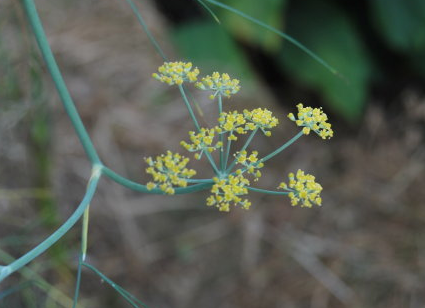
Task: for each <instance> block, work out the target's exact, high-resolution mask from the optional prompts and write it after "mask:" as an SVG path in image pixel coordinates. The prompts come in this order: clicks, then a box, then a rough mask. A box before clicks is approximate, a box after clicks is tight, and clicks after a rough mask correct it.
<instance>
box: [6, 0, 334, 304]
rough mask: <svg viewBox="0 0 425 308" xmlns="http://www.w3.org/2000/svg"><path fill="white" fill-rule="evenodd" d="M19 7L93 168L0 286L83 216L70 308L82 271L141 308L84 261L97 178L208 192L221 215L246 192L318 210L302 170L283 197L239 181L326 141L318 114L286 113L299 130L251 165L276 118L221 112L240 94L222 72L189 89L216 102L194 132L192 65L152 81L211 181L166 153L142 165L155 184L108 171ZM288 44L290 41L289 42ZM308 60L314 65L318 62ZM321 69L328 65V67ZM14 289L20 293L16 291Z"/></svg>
mask: <svg viewBox="0 0 425 308" xmlns="http://www.w3.org/2000/svg"><path fill="white" fill-rule="evenodd" d="M127 1H128V2H129V3H130V5H131V6H132V8H133V10H134V11H135V13H136V15H137V17H138V18H139V21H140V22H141V23H142V26H144V27H145V25H144V22H143V19H141V16H140V14H138V12H137V11H136V10H135V9H134V8H135V7H134V4H133V3H132V1H131V0H127ZM208 2H211V3H214V4H218V3H219V2H216V1H208ZM23 5H24V8H25V10H26V13H27V16H28V20H29V22H30V24H31V27H32V29H33V31H34V34H35V38H36V40H37V43H38V46H39V48H40V50H41V53H42V55H43V57H44V60H45V62H46V65H47V67H48V70H49V72H50V74H51V76H52V79H53V81H54V83H55V86H56V89H57V91H58V93H59V95H60V98H61V100H62V103H63V106H64V108H65V110H66V112H67V114H68V116H69V118H70V120H71V122H72V124H73V127H74V129H75V131H76V133H77V135H78V137H79V139H80V142H81V144H82V145H83V148H84V150H85V152H86V154H87V157H88V159H89V160H90V162H91V164H92V170H91V175H90V178H89V180H88V183H87V189H86V193H85V195H84V197H83V199H82V201H81V203H80V204H79V206H78V207H77V209H76V210H75V212H74V213H73V214H72V215H71V217H69V219H68V220H67V221H66V222H65V223H64V224H63V225H62V226H61V227H59V228H58V229H57V230H56V231H55V232H53V233H52V234H51V235H50V236H49V237H48V238H47V239H46V240H45V241H43V242H42V243H41V244H39V245H38V246H36V247H35V248H34V249H32V250H30V251H29V252H27V253H26V254H25V255H23V256H22V257H20V258H18V259H16V260H15V261H13V262H11V263H10V264H9V265H6V266H0V281H2V280H3V279H5V278H6V277H7V276H9V275H10V274H12V273H14V272H15V271H18V270H20V269H21V268H23V267H24V266H25V265H26V264H28V263H29V262H31V261H32V260H34V259H35V258H36V257H38V256H39V255H40V254H42V253H43V252H44V251H46V250H47V249H48V248H50V247H51V246H52V245H53V244H54V243H55V242H57V241H58V240H59V239H60V238H61V237H62V236H64V235H65V234H66V233H67V232H68V231H69V230H70V228H71V227H72V226H73V225H74V224H75V223H76V222H77V221H78V220H79V219H80V218H81V217H83V223H82V235H81V253H80V257H79V263H78V272H77V282H76V287H75V295H74V304H73V305H74V307H75V306H76V304H77V300H78V295H79V289H80V282H81V270H82V267H86V268H88V269H90V270H92V271H93V272H94V273H96V274H97V275H99V276H100V277H101V278H102V279H104V280H105V281H106V282H107V283H108V284H110V285H111V286H112V287H113V288H114V289H115V290H116V291H117V292H118V293H119V294H121V295H122V296H123V298H124V299H125V300H127V302H129V303H130V304H131V305H132V306H133V307H139V306H140V305H142V306H144V304H143V303H141V302H140V301H139V300H137V299H136V298H135V297H134V296H132V295H131V294H129V293H128V292H127V291H125V290H124V289H123V288H121V287H120V286H118V285H116V284H115V283H114V282H112V281H111V280H110V279H108V278H107V277H106V276H105V275H104V274H102V273H101V272H100V271H99V270H97V269H96V268H94V267H93V266H92V265H90V264H88V263H86V262H85V259H86V253H87V237H88V221H89V206H90V202H91V200H92V198H93V196H94V194H95V192H96V188H97V185H98V182H99V179H100V178H101V176H103V175H104V176H107V177H109V178H110V179H112V180H113V181H115V182H117V183H118V184H120V185H122V186H125V187H127V188H129V189H132V190H134V191H139V192H143V193H154V194H186V193H191V192H195V191H200V190H205V189H211V193H212V195H211V196H210V197H209V198H208V199H207V204H208V205H210V206H216V207H218V208H219V209H220V210H222V211H228V210H229V209H230V205H241V206H242V207H243V208H249V206H250V202H249V201H248V200H247V199H244V200H243V199H242V198H241V197H240V196H242V195H246V194H247V192H248V190H252V191H256V192H263V193H269V194H277V195H288V196H289V198H290V199H291V202H292V204H293V205H297V204H300V205H301V206H306V207H311V206H312V205H313V204H317V205H320V204H321V199H320V192H321V190H322V187H321V186H320V185H319V184H317V183H316V182H315V178H314V177H313V176H311V175H308V174H304V172H302V171H301V170H299V171H298V172H297V173H296V175H294V174H292V173H291V174H289V183H288V184H286V183H284V182H282V183H281V184H280V185H279V188H280V189H283V190H284V191H283V192H281V191H269V190H265V189H260V188H254V187H250V186H249V184H250V181H249V179H248V178H247V177H246V176H247V175H250V176H252V177H254V179H257V178H259V177H260V176H261V172H260V171H259V170H258V169H260V168H261V167H262V166H263V165H264V162H266V161H267V160H269V159H271V158H272V157H274V156H275V155H277V154H279V153H280V152H281V151H283V150H284V149H286V148H287V147H288V146H289V145H291V144H292V143H293V142H295V141H296V140H297V139H299V138H300V137H301V136H302V135H304V134H305V135H308V134H309V133H310V132H311V131H313V132H315V133H317V134H318V135H319V136H320V137H321V138H323V139H326V138H330V137H332V135H333V132H332V129H331V126H330V124H329V123H328V122H327V116H326V115H325V114H324V113H323V112H322V111H321V109H318V108H315V109H313V108H310V107H304V106H303V105H302V104H299V105H298V106H297V107H298V113H297V116H294V115H293V114H292V113H291V114H289V115H288V117H289V118H290V120H292V121H294V122H295V123H296V124H297V126H299V127H301V131H300V132H299V133H298V134H296V135H295V136H294V137H293V138H292V139H290V140H289V141H287V142H286V143H285V144H283V145H282V146H281V147H279V148H278V149H276V150H275V151H273V152H272V153H270V154H268V155H266V156H264V157H263V158H260V159H258V152H255V151H253V152H251V153H250V154H248V152H247V151H246V149H247V147H248V145H249V144H250V142H251V140H252V138H254V136H255V135H256V134H257V133H258V132H262V133H263V134H264V135H265V136H269V135H270V134H271V133H270V129H271V128H273V127H275V126H276V125H277V124H278V120H277V119H276V118H275V117H274V116H273V115H272V113H271V112H270V111H268V110H266V109H261V108H257V109H254V110H251V111H248V110H244V111H243V113H238V112H237V111H232V112H223V99H224V98H227V97H229V96H230V95H233V94H236V93H237V92H238V91H239V88H240V87H239V81H237V80H236V79H231V78H230V77H229V76H228V75H227V74H218V73H214V74H212V75H211V76H205V77H204V78H202V79H201V81H200V82H198V83H196V86H197V88H199V89H201V90H205V91H212V94H211V95H210V98H212V99H214V100H217V105H218V114H219V118H218V125H217V126H215V127H214V128H201V127H200V126H199V124H198V121H197V119H196V116H195V114H194V112H193V110H192V107H191V103H190V102H189V100H188V98H187V95H186V90H185V87H184V86H183V83H184V82H187V81H189V82H195V81H196V79H197V75H198V74H199V71H198V70H197V69H193V70H192V65H191V64H190V63H183V62H166V63H164V65H163V66H161V67H160V68H159V72H158V73H156V74H154V77H155V78H157V79H159V80H160V81H163V82H166V83H168V84H170V85H173V84H176V85H177V86H178V88H179V90H180V92H181V94H182V97H183V100H184V102H185V104H186V107H187V109H188V111H189V114H190V116H191V118H192V120H193V122H194V125H195V128H196V132H191V133H190V139H191V143H186V142H183V143H182V145H183V146H184V147H185V148H186V149H187V150H189V151H191V152H196V153H195V155H196V156H195V157H196V158H198V159H199V158H201V157H202V155H205V156H206V157H207V159H208V160H209V162H210V164H211V166H212V168H213V171H214V173H215V177H213V178H212V179H191V177H192V176H194V175H195V171H194V170H192V169H188V168H186V164H187V163H188V159H186V158H184V157H182V156H181V155H179V154H173V153H172V152H167V154H166V155H161V156H158V157H157V158H156V159H152V158H147V159H146V162H147V163H148V165H149V167H148V169H147V172H148V173H149V174H151V175H152V176H153V179H154V181H152V182H150V183H148V184H147V185H142V184H139V183H136V182H134V181H131V180H129V179H127V178H125V177H123V176H121V175H119V174H117V173H115V172H114V171H113V170H111V169H109V168H108V167H107V166H105V165H104V164H103V163H102V161H101V159H100V158H99V156H98V153H97V151H96V149H95V147H94V146H93V144H92V141H91V139H90V137H89V135H88V133H87V131H86V129H85V127H84V124H83V123H82V121H81V118H80V116H79V114H78V112H77V110H76V108H75V105H74V103H73V101H72V98H71V96H70V94H69V92H68V89H67V87H66V85H65V82H64V80H63V78H62V75H61V73H60V70H59V68H58V66H57V64H56V61H55V58H54V56H53V54H52V51H51V49H50V46H49V44H48V41H47V38H46V36H45V33H44V29H43V27H42V24H41V21H40V19H39V17H38V14H37V11H36V7H35V5H34V2H33V0H23ZM148 34H149V32H148ZM149 35H150V34H149ZM150 38H151V40H152V41H153V43H154V45H155V47H156V48H157V49H158V50H159V51H160V48H159V45H158V44H157V43H156V42H155V41H154V39H153V37H152V36H151V35H150ZM292 41H294V40H293V39H292ZM294 42H295V41H294ZM297 44H299V43H297ZM301 46H302V45H301ZM303 49H304V51H308V50H307V49H306V48H305V47H303ZM310 53H311V52H310ZM161 55H162V56H163V57H164V58H165V55H164V53H163V52H161ZM315 57H316V58H317V59H319V58H318V57H317V56H315ZM322 64H325V62H323V61H322ZM325 66H327V67H329V66H328V65H327V64H326V65H325ZM248 132H250V134H249V137H248V138H247V140H246V143H245V145H244V146H243V147H242V148H241V149H240V151H238V152H236V153H235V157H234V159H233V161H232V162H230V163H229V161H230V152H231V145H232V141H233V140H236V139H237V138H238V135H244V134H247V133H248ZM214 137H217V139H218V140H217V142H214ZM214 150H219V151H220V153H219V164H218V165H217V164H216V163H215V160H214V157H213V156H212V154H211V153H212V152H213V151H214ZM236 164H239V165H241V166H240V167H239V168H236V170H233V168H234V167H235V166H236ZM188 184H191V185H188ZM176 186H177V187H176ZM15 289H16V290H19V289H20V287H17V288H15ZM15 289H14V290H15ZM14 290H9V291H6V293H7V294H9V293H10V292H11V291H14ZM6 293H5V294H6Z"/></svg>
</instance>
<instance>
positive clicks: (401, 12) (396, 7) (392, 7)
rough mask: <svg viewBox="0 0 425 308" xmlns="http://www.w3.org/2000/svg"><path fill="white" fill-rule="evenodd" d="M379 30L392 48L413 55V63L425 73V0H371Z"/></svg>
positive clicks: (411, 58) (410, 57) (411, 60)
mask: <svg viewBox="0 0 425 308" xmlns="http://www.w3.org/2000/svg"><path fill="white" fill-rule="evenodd" d="M370 4H371V8H372V14H373V20H374V21H375V25H376V28H377V30H378V31H379V33H380V34H381V35H382V36H383V37H384V39H385V40H386V41H387V42H388V44H389V45H390V46H392V48H394V49H396V50H397V51H401V52H404V53H406V54H408V55H409V60H410V62H411V63H412V67H413V68H415V69H417V70H418V71H419V72H421V73H422V74H423V75H424V76H425V57H424V54H425V1H424V0H408V1H404V0H391V1H385V0H373V1H370Z"/></svg>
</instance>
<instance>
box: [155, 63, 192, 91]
mask: <svg viewBox="0 0 425 308" xmlns="http://www.w3.org/2000/svg"><path fill="white" fill-rule="evenodd" d="M158 72H159V74H158V73H153V74H152V77H154V78H155V79H158V80H159V81H161V82H165V83H167V84H168V85H170V86H171V85H173V84H177V85H181V84H182V83H183V82H184V81H189V82H195V81H196V80H197V77H198V75H199V69H198V68H197V67H195V68H194V69H193V70H192V63H190V62H187V63H186V62H164V64H163V65H161V66H160V67H159V68H158Z"/></svg>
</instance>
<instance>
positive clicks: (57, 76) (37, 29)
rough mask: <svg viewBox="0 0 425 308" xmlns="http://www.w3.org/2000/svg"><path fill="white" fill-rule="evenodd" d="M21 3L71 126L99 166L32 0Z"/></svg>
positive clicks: (92, 159)
mask: <svg viewBox="0 0 425 308" xmlns="http://www.w3.org/2000/svg"><path fill="white" fill-rule="evenodd" d="M22 2H23V6H24V9H25V11H26V13H27V16H28V19H29V21H30V24H31V28H32V30H33V32H34V35H35V39H36V40H37V44H38V47H39V48H40V51H41V54H42V55H43V58H44V61H45V62H46V65H47V68H48V70H49V73H50V75H51V77H52V79H53V82H54V83H55V86H56V90H57V91H58V93H59V96H60V98H61V101H62V104H63V106H64V108H65V110H66V113H67V114H68V116H69V118H70V120H71V122H72V126H73V127H74V129H75V131H76V133H77V135H78V138H79V139H80V142H81V144H82V145H83V148H84V151H85V152H86V154H87V156H88V157H89V159H90V161H91V162H92V163H94V164H99V163H100V159H99V156H98V154H97V152H96V149H95V148H94V146H93V143H92V141H91V139H90V137H89V135H88V133H87V131H86V129H85V127H84V124H83V122H82V121H81V118H80V115H79V114H78V111H77V109H76V108H75V104H74V102H73V100H72V98H71V95H70V94H69V91H68V88H67V87H66V84H65V81H64V80H63V77H62V74H61V72H60V70H59V67H58V65H57V64H56V60H55V57H54V56H53V53H52V50H51V49H50V46H49V42H48V41H47V38H46V34H45V33H44V29H43V25H42V24H41V21H40V17H39V16H38V13H37V9H36V7H35V5H34V2H33V0H23V1H22Z"/></svg>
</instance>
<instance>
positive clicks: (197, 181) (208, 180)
mask: <svg viewBox="0 0 425 308" xmlns="http://www.w3.org/2000/svg"><path fill="white" fill-rule="evenodd" d="M184 180H185V181H186V182H188V183H197V184H198V183H214V181H213V180H211V179H184Z"/></svg>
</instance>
